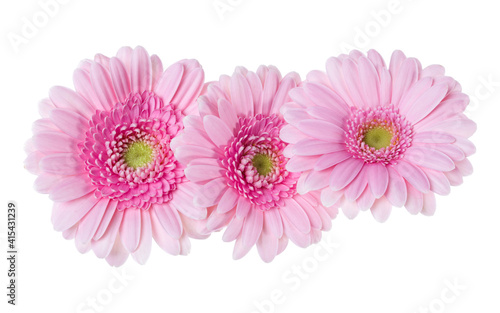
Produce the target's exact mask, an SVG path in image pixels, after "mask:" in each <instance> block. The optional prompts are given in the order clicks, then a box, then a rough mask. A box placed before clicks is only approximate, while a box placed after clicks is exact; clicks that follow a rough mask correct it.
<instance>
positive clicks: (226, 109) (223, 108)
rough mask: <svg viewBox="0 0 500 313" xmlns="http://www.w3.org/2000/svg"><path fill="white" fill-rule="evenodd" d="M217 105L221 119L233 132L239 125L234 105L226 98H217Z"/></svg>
mask: <svg viewBox="0 0 500 313" xmlns="http://www.w3.org/2000/svg"><path fill="white" fill-rule="evenodd" d="M217 105H218V110H219V116H220V118H221V120H223V121H224V123H225V124H226V125H227V126H228V128H229V130H230V132H231V133H234V132H235V131H236V128H237V126H238V125H239V122H238V116H237V113H236V110H235V108H234V106H233V105H232V104H231V102H229V101H227V100H226V99H219V101H218V102H217Z"/></svg>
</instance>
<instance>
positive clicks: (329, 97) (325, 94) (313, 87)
mask: <svg viewBox="0 0 500 313" xmlns="http://www.w3.org/2000/svg"><path fill="white" fill-rule="evenodd" d="M304 91H305V93H306V95H307V96H308V97H309V99H311V101H312V102H313V103H315V104H316V105H318V106H322V107H326V108H328V109H330V110H332V111H334V112H335V114H336V115H338V116H339V117H340V118H344V117H346V116H348V115H349V113H350V110H349V107H348V105H347V104H346V103H345V101H344V100H343V99H342V98H341V97H339V96H338V95H337V94H335V92H333V91H332V90H331V89H330V88H328V87H326V86H323V85H320V84H316V83H304Z"/></svg>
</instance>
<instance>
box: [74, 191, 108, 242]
mask: <svg viewBox="0 0 500 313" xmlns="http://www.w3.org/2000/svg"><path fill="white" fill-rule="evenodd" d="M108 204H109V199H101V200H100V201H99V202H97V204H96V205H95V206H94V207H93V208H92V209H91V210H90V211H89V212H88V213H87V215H85V217H83V218H82V219H81V221H80V223H79V225H78V230H77V233H76V240H77V241H79V242H81V243H88V242H90V241H91V240H92V238H93V237H94V235H95V233H96V231H97V229H98V228H99V223H100V222H101V219H102V217H103V215H104V212H105V211H106V208H107V206H108Z"/></svg>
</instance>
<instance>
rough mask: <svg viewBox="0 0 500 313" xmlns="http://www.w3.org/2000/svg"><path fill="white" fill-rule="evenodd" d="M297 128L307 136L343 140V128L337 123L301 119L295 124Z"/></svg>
mask: <svg viewBox="0 0 500 313" xmlns="http://www.w3.org/2000/svg"><path fill="white" fill-rule="evenodd" d="M297 128H298V129H299V130H300V131H302V132H303V133H304V134H306V135H307V136H311V137H313V138H316V139H319V140H324V141H329V142H338V143H341V142H344V130H343V129H342V128H340V127H338V126H337V125H334V124H332V123H328V122H326V121H321V120H303V121H301V122H300V123H299V124H297Z"/></svg>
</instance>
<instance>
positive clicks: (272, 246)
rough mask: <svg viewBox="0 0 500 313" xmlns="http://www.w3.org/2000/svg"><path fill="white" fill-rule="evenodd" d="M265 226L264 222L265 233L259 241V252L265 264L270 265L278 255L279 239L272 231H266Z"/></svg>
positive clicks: (263, 232)
mask: <svg viewBox="0 0 500 313" xmlns="http://www.w3.org/2000/svg"><path fill="white" fill-rule="evenodd" d="M265 224H266V223H265V220H264V231H262V234H261V235H260V237H259V240H258V241H257V251H258V252H259V255H260V257H261V259H262V260H263V261H264V262H266V263H269V262H271V261H272V260H274V258H275V257H276V255H277V254H278V238H277V237H276V236H275V235H274V234H272V233H271V232H270V231H266V227H265Z"/></svg>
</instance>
